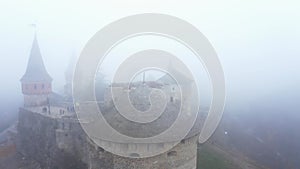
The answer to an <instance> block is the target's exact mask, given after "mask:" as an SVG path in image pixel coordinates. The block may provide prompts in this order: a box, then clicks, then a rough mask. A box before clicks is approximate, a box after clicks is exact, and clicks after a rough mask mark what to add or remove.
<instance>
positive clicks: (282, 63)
mask: <svg viewBox="0 0 300 169" xmlns="http://www.w3.org/2000/svg"><path fill="white" fill-rule="evenodd" d="M299 5H300V3H299V2H298V1H296V0H287V1H272V0H264V1H256V0H255V1H248V2H239V1H236V0H229V1H221V0H220V1H210V2H205V1H196V0H186V1H179V2H177V1H176V2H175V1H171V0H165V1H159V0H151V1H138V0H126V1H117V0H112V1H102V2H101V1H71V0H70V1H68V0H66V1H63V2H62V1H59V0H53V1H38V0H28V1H17V0H1V1H0V46H1V47H0V59H1V60H0V70H1V71H0V78H1V83H2V84H1V87H0V123H2V124H3V123H4V122H8V121H14V119H16V115H17V113H18V108H19V107H20V106H22V101H23V98H22V93H21V84H20V78H21V77H22V75H23V74H24V73H25V70H26V66H27V61H28V58H29V53H30V50H31V45H32V40H33V37H34V32H36V33H37V37H38V41H39V45H40V49H41V53H42V56H43V59H44V63H45V66H46V68H47V70H48V72H49V74H50V75H51V76H52V78H53V79H54V81H53V88H54V91H55V92H58V93H61V92H63V85H64V83H65V79H64V74H65V71H66V69H67V67H68V64H69V61H70V58H74V57H75V58H76V57H78V56H79V55H80V52H81V50H82V48H83V47H84V45H85V44H86V43H87V41H88V40H89V39H90V38H91V37H92V36H93V35H94V34H95V33H96V32H97V31H98V30H100V29H101V28H102V27H103V26H105V25H107V24H109V23H111V22H113V21H115V20H117V19H120V18H122V17H124V16H129V15H133V14H138V13H145V12H154V13H164V14H169V15H173V16H176V17H179V18H182V19H184V20H186V21H188V22H190V23H191V24H193V25H194V26H196V27H197V28H198V29H199V30H200V31H201V32H202V33H203V34H204V35H205V36H206V37H207V38H208V39H209V41H210V42H211V44H212V45H213V46H214V48H215V50H216V51H217V53H218V56H219V59H220V61H221V63H222V66H223V69H224V73H225V78H226V90H227V101H226V109H225V115H224V117H228V116H229V115H230V116H238V117H243V118H242V120H241V122H240V123H243V125H245V126H246V127H244V128H248V129H249V128H250V129H257V128H255V127H254V126H261V127H265V128H266V130H267V127H266V126H271V128H274V130H276V131H277V132H280V134H279V136H277V138H284V137H290V138H291V140H290V141H289V142H287V141H284V140H283V143H284V144H285V145H287V144H293V143H294V144H295V143H296V142H297V140H298V138H300V137H299V135H297V134H295V133H296V132H297V130H295V128H297V127H298V128H299V126H298V125H297V124H299V120H300V118H299V117H300V116H299V108H298V106H299V100H300V76H299V74H300V68H299V63H300V47H299V44H300V22H299V21H300V20H299V18H300V12H299ZM195 11H197V12H195ZM32 24H35V25H36V28H33V27H32V26H30V25H32ZM120 29H122V28H120ZM131 45H133V43H132V44H131ZM186 60H189V59H186ZM106 73H108V74H109V72H107V71H106ZM1 120H2V121H1ZM260 124H264V125H260ZM249 126H252V128H251V127H249ZM278 126H279V127H278ZM277 127H278V128H277ZM281 127H282V128H281ZM279 128H281V129H279ZM262 133H263V132H262ZM259 134H261V133H259V132H258V133H257V135H259ZM281 134H283V135H281ZM279 141H280V139H279ZM280 143H281V142H280ZM279 145H280V144H279ZM292 149H293V148H291V147H287V146H281V148H278V149H277V150H276V151H282V152H283V153H282V154H284V152H285V151H291V150H292ZM274 151H275V150H274ZM294 151H295V150H294ZM296 152H297V151H296ZM291 154H293V153H291ZM291 154H290V155H291ZM285 155H287V156H288V155H289V153H286V154H285Z"/></svg>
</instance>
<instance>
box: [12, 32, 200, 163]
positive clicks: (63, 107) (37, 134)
mask: <svg viewBox="0 0 300 169" xmlns="http://www.w3.org/2000/svg"><path fill="white" fill-rule="evenodd" d="M160 80H161V81H164V80H166V79H165V78H161V79H160ZM21 83H22V92H23V95H24V107H22V108H20V112H19V123H18V139H17V140H18V141H17V150H18V151H19V152H20V153H22V154H23V155H24V156H25V157H26V158H29V159H32V160H35V161H36V162H38V163H39V164H40V166H41V168H43V169H196V161H197V138H198V134H199V131H200V130H199V128H201V121H203V119H204V117H203V116H201V115H200V116H198V118H197V123H196V124H197V125H195V127H194V128H193V129H192V131H191V132H190V133H189V134H188V135H187V136H186V137H185V139H183V140H181V141H180V143H179V144H178V145H176V146H175V147H173V148H172V149H171V150H169V151H168V152H165V153H163V154H160V155H157V156H154V157H149V158H129V157H122V156H118V155H115V154H112V153H110V152H108V151H106V150H105V149H104V148H103V147H101V146H99V144H96V143H95V142H94V141H93V140H91V139H90V138H89V137H88V136H87V135H86V133H85V132H84V130H83V129H82V127H81V125H80V123H79V120H78V118H77V116H76V112H75V108H74V106H73V103H72V99H71V98H72V97H71V92H70V91H71V78H68V79H67V84H66V85H65V90H66V92H65V95H64V96H61V95H59V94H56V93H54V92H53V90H52V78H51V76H50V75H49V74H48V72H47V71H46V68H45V65H44V62H43V59H42V55H41V51H40V48H39V44H38V41H37V37H36V35H35V37H34V40H33V44H32V49H31V52H30V57H29V61H28V65H27V70H26V72H25V74H24V76H23V77H22V78H21ZM160 84H162V83H160ZM143 85H144V84H143ZM143 85H142V86H143ZM154 85H155V84H154ZM144 86H145V85H144ZM149 86H150V87H151V84H149V85H148V87H149ZM110 87H119V88H120V90H125V89H124V88H123V87H122V85H118V84H112V85H111V86H110ZM152 87H153V86H152ZM142 88H143V87H140V86H139V85H137V86H136V87H135V88H134V90H132V91H133V93H136V94H137V95H139V92H140V90H141V89H142ZM166 89H168V90H170V91H172V90H175V88H174V87H173V86H168V87H166ZM171 93H172V92H171ZM169 97H170V102H169V103H168V104H170V105H169V106H172V105H174V104H176V101H177V100H178V96H177V95H176V93H173V94H171V95H170V96H169ZM139 101H140V99H139V98H137V99H136V104H137V105H141V104H140V103H139ZM103 104H104V105H106V107H108V108H105V109H104V110H105V111H106V112H104V113H106V114H107V117H112V118H113V115H114V113H115V109H114V107H113V105H111V99H110V98H109V96H107V97H106V98H105V101H104V103H103ZM141 109H143V107H141ZM169 110H170V111H172V109H169ZM114 117H115V116H114ZM168 117H169V116H168ZM168 117H167V118H168ZM118 125H120V124H118ZM116 127H120V126H116ZM121 128H123V129H124V130H123V131H124V132H125V133H126V132H127V131H126V124H124V126H121ZM100 142H101V143H105V144H110V145H112V147H114V148H119V149H122V148H123V149H124V152H125V153H126V152H128V153H130V154H131V156H132V157H138V154H137V153H134V152H135V150H136V149H138V148H143V147H145V145H142V146H141V145H136V144H126V145H124V144H120V143H110V142H107V141H106V142H105V141H100ZM167 145H168V143H160V144H155V145H147V146H148V147H149V146H152V147H155V146H162V147H164V146H167Z"/></svg>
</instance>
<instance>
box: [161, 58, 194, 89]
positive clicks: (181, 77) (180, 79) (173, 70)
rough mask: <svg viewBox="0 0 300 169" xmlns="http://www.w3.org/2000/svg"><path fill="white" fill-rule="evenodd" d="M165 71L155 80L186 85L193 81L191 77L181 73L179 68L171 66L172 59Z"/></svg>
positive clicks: (168, 83)
mask: <svg viewBox="0 0 300 169" xmlns="http://www.w3.org/2000/svg"><path fill="white" fill-rule="evenodd" d="M167 71H168V73H166V74H165V75H164V76H162V77H161V78H159V79H158V80H157V82H159V83H162V84H167V85H173V84H177V82H178V83H179V84H182V85H188V84H191V83H192V82H193V80H192V79H190V78H189V77H187V76H186V75H184V74H183V73H181V72H180V71H179V70H177V69H176V68H175V66H173V64H172V61H170V63H169V65H168V70H167ZM169 73H170V74H169ZM171 75H172V76H174V78H177V79H176V80H175V79H174V78H173V77H172V76H171Z"/></svg>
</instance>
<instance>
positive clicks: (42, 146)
mask: <svg viewBox="0 0 300 169" xmlns="http://www.w3.org/2000/svg"><path fill="white" fill-rule="evenodd" d="M41 109H42V108H41ZM18 131H19V136H18V142H17V149H18V151H19V152H20V153H22V154H23V155H24V156H25V157H27V158H29V159H33V160H35V161H37V162H38V163H40V165H41V166H42V167H43V168H44V169H77V168H78V169H195V168H196V157H197V136H194V137H191V138H187V139H186V140H183V141H181V143H180V144H179V145H177V146H176V147H174V148H173V149H171V150H170V151H169V152H166V153H163V154H161V155H158V156H155V157H151V158H143V159H134V158H125V157H120V156H116V155H113V154H111V153H109V152H107V151H105V150H104V149H103V148H101V147H98V146H97V145H96V144H95V143H94V142H93V141H92V140H90V139H89V138H88V137H87V136H86V134H85V133H84V131H83V130H82V128H81V126H80V124H79V122H78V121H77V120H76V118H70V117H68V118H64V117H55V116H50V115H47V114H44V113H41V112H34V111H32V110H28V109H25V108H21V109H20V116H19V125H18Z"/></svg>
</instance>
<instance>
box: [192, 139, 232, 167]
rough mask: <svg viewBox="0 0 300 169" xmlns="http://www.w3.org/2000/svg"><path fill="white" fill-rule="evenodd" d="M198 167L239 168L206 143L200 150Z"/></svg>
mask: <svg viewBox="0 0 300 169" xmlns="http://www.w3.org/2000/svg"><path fill="white" fill-rule="evenodd" d="M197 169H237V166H236V165H234V164H233V162H232V161H230V160H228V159H226V158H225V157H224V156H222V155H221V154H218V153H216V152H214V151H212V150H211V149H210V148H209V147H208V146H206V145H204V146H203V147H202V148H200V149H199V150H198V159H197Z"/></svg>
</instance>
